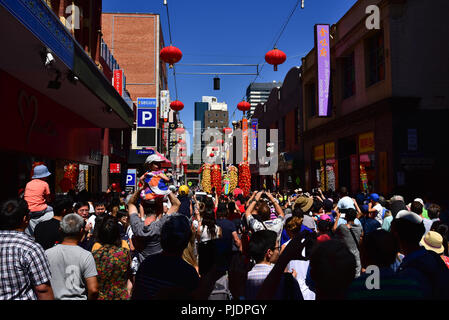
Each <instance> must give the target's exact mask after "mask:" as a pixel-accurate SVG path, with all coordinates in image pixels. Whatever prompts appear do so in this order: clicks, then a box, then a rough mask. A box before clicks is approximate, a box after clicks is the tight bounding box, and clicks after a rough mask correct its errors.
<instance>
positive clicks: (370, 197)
mask: <svg viewBox="0 0 449 320" xmlns="http://www.w3.org/2000/svg"><path fill="white" fill-rule="evenodd" d="M369 199H370V200H373V201H376V202H377V201H379V195H378V194H377V193H371V194H370V196H369Z"/></svg>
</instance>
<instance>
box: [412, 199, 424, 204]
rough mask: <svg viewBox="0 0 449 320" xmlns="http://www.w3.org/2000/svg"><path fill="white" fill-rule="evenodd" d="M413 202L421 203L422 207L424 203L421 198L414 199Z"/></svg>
mask: <svg viewBox="0 0 449 320" xmlns="http://www.w3.org/2000/svg"><path fill="white" fill-rule="evenodd" d="M413 201H417V202H419V203H421V204H422V205H424V201H423V200H422V199H421V198H416V199H415V200H413Z"/></svg>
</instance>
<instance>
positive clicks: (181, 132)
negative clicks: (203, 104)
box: [175, 102, 185, 134]
mask: <svg viewBox="0 0 449 320" xmlns="http://www.w3.org/2000/svg"><path fill="white" fill-rule="evenodd" d="M181 103H182V102H181ZM175 131H176V133H177V134H183V133H184V131H185V130H184V128H176V129H175Z"/></svg>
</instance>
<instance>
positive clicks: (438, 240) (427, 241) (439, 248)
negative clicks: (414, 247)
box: [419, 231, 444, 254]
mask: <svg viewBox="0 0 449 320" xmlns="http://www.w3.org/2000/svg"><path fill="white" fill-rule="evenodd" d="M419 244H420V245H422V246H423V247H424V248H426V249H427V250H432V251H433V252H436V253H438V254H442V253H443V252H444V247H443V237H442V236H441V235H440V234H439V233H438V232H435V231H429V232H427V233H426V235H425V236H424V237H422V240H421V242H420V243H419Z"/></svg>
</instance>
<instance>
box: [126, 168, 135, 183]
mask: <svg viewBox="0 0 449 320" xmlns="http://www.w3.org/2000/svg"><path fill="white" fill-rule="evenodd" d="M136 174H137V173H136V169H128V173H127V175H126V186H135V185H136Z"/></svg>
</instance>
